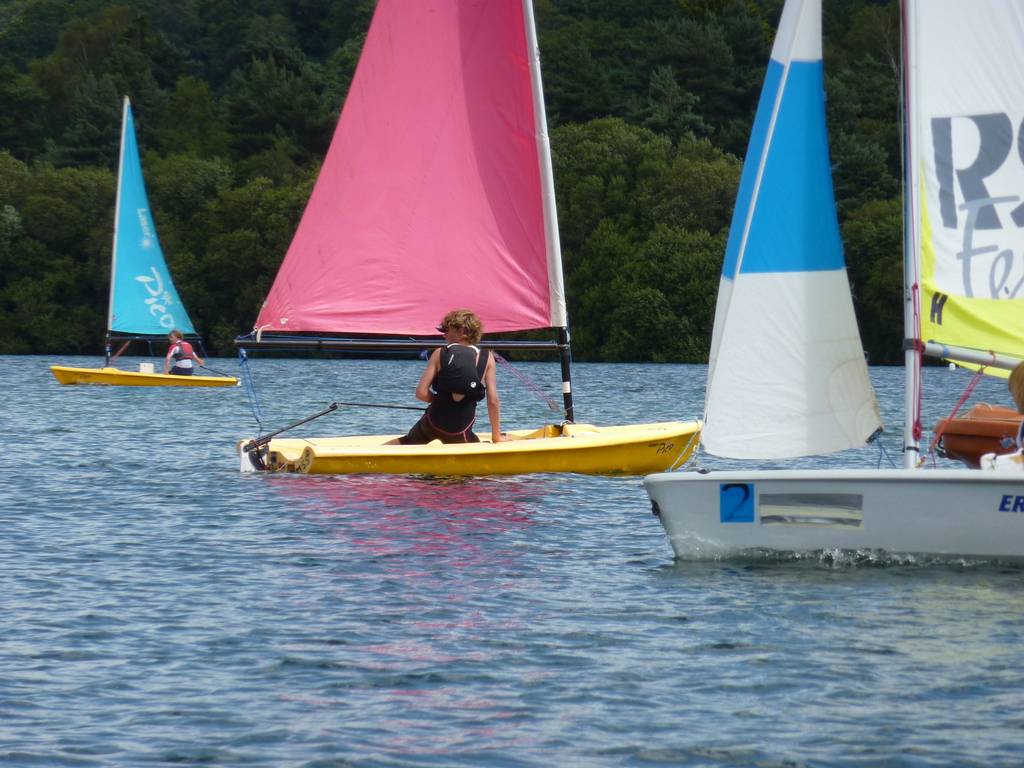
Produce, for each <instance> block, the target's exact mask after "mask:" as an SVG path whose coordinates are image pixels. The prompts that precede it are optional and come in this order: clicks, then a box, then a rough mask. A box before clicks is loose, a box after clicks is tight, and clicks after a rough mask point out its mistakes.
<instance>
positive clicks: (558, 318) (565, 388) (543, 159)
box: [523, 0, 575, 421]
mask: <svg viewBox="0 0 1024 768" xmlns="http://www.w3.org/2000/svg"><path fill="white" fill-rule="evenodd" d="M523 20H524V24H523V26H524V27H525V28H526V46H527V55H528V58H529V64H530V82H531V85H532V91H533V114H534V122H535V124H536V131H537V155H538V160H539V163H540V184H541V195H542V202H543V208H544V238H545V240H546V244H547V252H548V286H549V292H550V295H551V326H552V327H553V328H556V329H557V330H558V350H559V358H560V362H561V368H562V402H563V405H564V407H565V418H566V421H574V420H575V414H574V409H573V402H572V375H571V366H572V349H571V347H570V339H569V319H568V314H567V312H566V307H565V287H564V279H563V275H562V246H561V242H560V240H559V237H558V211H557V206H556V204H555V175H554V170H553V168H552V164H551V140H550V137H549V136H548V119H547V114H546V112H545V109H544V86H543V83H542V81H541V76H540V48H539V46H538V45H537V27H536V24H535V22H534V16H533V2H532V0H523Z"/></svg>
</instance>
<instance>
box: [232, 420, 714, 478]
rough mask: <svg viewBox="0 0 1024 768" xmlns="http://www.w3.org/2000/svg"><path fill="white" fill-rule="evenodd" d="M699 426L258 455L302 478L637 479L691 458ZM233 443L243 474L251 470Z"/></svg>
mask: <svg viewBox="0 0 1024 768" xmlns="http://www.w3.org/2000/svg"><path fill="white" fill-rule="evenodd" d="M700 428H701V422H699V421H691V422H680V421H667V422H659V423H654V424H629V425H625V426H614V427H596V426H593V425H590V424H564V425H546V426H544V427H542V428H541V429H537V430H532V431H531V430H517V431H511V432H508V433H506V434H507V436H508V437H509V440H507V441H505V442H501V443H492V442H491V441H490V435H489V434H488V435H484V434H480V435H479V437H480V442H479V443H458V444H449V445H444V444H442V443H440V442H437V441H435V442H432V443H429V444H427V445H385V443H386V442H387V441H388V440H391V439H393V438H395V437H397V435H361V436H352V437H321V438H308V439H295V438H287V439H286V438H281V439H274V440H271V441H270V443H268V444H267V446H266V447H265V448H264V449H263V450H262V457H263V463H264V466H263V467H261V469H268V470H270V471H275V472H300V473H309V474H359V473H384V474H422V475H519V474H528V473H532V472H577V473H581V474H588V475H644V474H648V473H650V472H664V471H666V470H670V469H674V468H676V467H679V466H680V465H682V464H683V463H684V462H685V461H686V460H687V459H688V458H689V457H690V455H691V454H692V453H693V450H694V448H695V447H696V445H697V441H698V438H699V437H700ZM248 442H249V441H245V442H241V443H239V444H238V453H239V457H240V459H241V468H242V471H246V472H251V471H255V469H256V468H255V467H254V465H253V463H252V461H251V459H250V455H249V453H248V452H246V450H245V446H246V444H247V443H248Z"/></svg>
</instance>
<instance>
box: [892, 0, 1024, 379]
mask: <svg viewBox="0 0 1024 768" xmlns="http://www.w3.org/2000/svg"><path fill="white" fill-rule="evenodd" d="M905 11H906V13H905V17H904V24H905V28H906V38H907V44H908V54H909V56H908V61H910V62H911V65H910V66H909V67H908V69H907V106H908V109H907V117H908V126H909V130H908V136H909V146H910V153H909V155H908V156H909V158H910V161H909V163H908V177H909V178H908V187H909V188H910V190H911V192H912V193H911V195H910V200H911V211H910V221H909V222H908V224H909V226H910V232H911V234H912V238H913V239H912V242H911V243H910V244H909V245H910V248H909V257H910V259H911V263H910V264H909V268H910V271H909V272H908V276H909V277H910V283H911V284H912V285H915V286H918V290H919V327H916V328H915V327H913V325H912V326H911V327H910V328H909V329H908V331H909V333H910V334H911V335H914V336H917V337H918V338H920V339H921V340H922V341H924V342H933V343H935V344H937V345H945V346H946V347H947V350H945V351H943V352H940V354H943V355H944V356H946V357H948V358H951V359H955V360H958V361H961V360H968V361H970V360H971V359H972V357H973V356H971V355H970V354H969V353H965V352H960V353H956V352H952V351H951V350H949V349H948V347H959V348H962V349H963V350H977V351H981V352H982V357H981V359H983V360H985V361H986V362H987V361H988V359H989V357H990V353H992V352H994V353H1001V354H1003V355H1008V356H1011V357H1015V358H1017V359H1020V358H1022V357H1024V5H1022V4H1021V3H1019V2H1007V1H1006V0H972V2H970V3H966V2H958V1H957V0H928V2H922V1H921V0H908V1H907V3H906V6H905ZM947 352H948V354H947ZM1012 365H1013V361H1012V360H1011V361H1009V362H1007V363H1005V367H1012ZM993 370H995V369H993ZM1003 375H1005V371H1003Z"/></svg>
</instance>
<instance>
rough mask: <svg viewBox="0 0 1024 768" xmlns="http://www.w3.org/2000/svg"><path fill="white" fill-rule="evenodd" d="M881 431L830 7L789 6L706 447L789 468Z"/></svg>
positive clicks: (716, 342) (734, 261)
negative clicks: (843, 215) (829, 98)
mask: <svg viewBox="0 0 1024 768" xmlns="http://www.w3.org/2000/svg"><path fill="white" fill-rule="evenodd" d="M880 425H881V419H880V416H879V413H878V407H877V405H876V403H875V398H874V393H873V392H872V390H871V382H870V380H869V378H868V369H867V364H866V363H865V361H864V352H863V347H862V346H861V343H860V334H859V332H858V330H857V320H856V317H855V315H854V311H853V300H852V298H851V296H850V284H849V278H848V277H847V274H846V265H845V262H844V260H843V246H842V241H841V239H840V231H839V221H838V218H837V217H836V208H835V199H834V194H833V188H832V169H831V164H830V158H829V148H828V132H827V130H826V123H825V87H824V65H823V61H822V53H821V0H787V1H786V4H785V7H784V8H783V11H782V18H781V20H780V22H779V31H778V34H777V35H776V37H775V44H774V45H773V47H772V56H771V61H770V63H769V65H768V70H767V73H766V75H765V81H764V87H763V88H762V90H761V100H760V103H759V105H758V109H757V115H756V117H755V119H754V126H753V131H752V133H751V137H750V144H749V148H748V151H747V156H746V160H745V162H744V165H743V174H742V176H741V178H740V188H739V192H738V195H737V199H736V207H735V210H734V212H733V219H732V227H731V228H730V230H729V241H728V244H727V245H726V254H725V260H724V263H723V266H722V276H721V279H720V282H719V288H718V301H717V304H716V307H715V325H714V329H713V331H712V337H711V355H710V360H709V365H708V386H707V395H706V400H705V424H704V429H703V431H702V433H701V440H702V441H703V443H704V447H705V448H707V450H708V452H709V453H713V454H715V455H717V456H727V457H730V458H739V459H759V460H760V459H778V458H791V457H794V456H813V455H819V454H825V453H830V452H833V451H839V450H844V449H846V448H852V447H855V446H859V445H863V443H864V442H865V440H867V439H868V437H869V436H871V435H872V434H873V433H874V432H875V431H876V430H877V429H878V427H879V426H880Z"/></svg>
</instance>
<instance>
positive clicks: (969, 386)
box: [928, 365, 985, 467]
mask: <svg viewBox="0 0 1024 768" xmlns="http://www.w3.org/2000/svg"><path fill="white" fill-rule="evenodd" d="M984 373H985V366H984V365H983V366H981V368H979V369H978V370H977V371H975V372H974V376H972V377H971V380H970V382H969V383H968V384H967V388H966V389H964V393H963V394H962V395H961V396H960V399H959V400H958V401H957V403H956V405H954V406H953V411H952V413H950V414H949V416H948V417H947V418H946V420H945V421H944V422H943V423H942V427H941V428H940V429H938V430H937V431H936V432H935V437H933V438H932V442H931V445H929V446H928V454H929V455H930V456H931V457H932V466H933V467H934V466H935V465H936V463H937V462H936V461H935V446H937V445H938V444H939V440H941V439H942V433H943V432H945V431H946V425H948V424H949V422H950V421H952V420H953V418H954V417H955V416H956V412H957V411H959V410H960V406H962V405H963V404H964V403H965V402H967V398H968V397H970V396H971V392H973V391H974V388H975V387H976V386H978V382H979V381H981V377H982V376H983V375H984Z"/></svg>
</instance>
